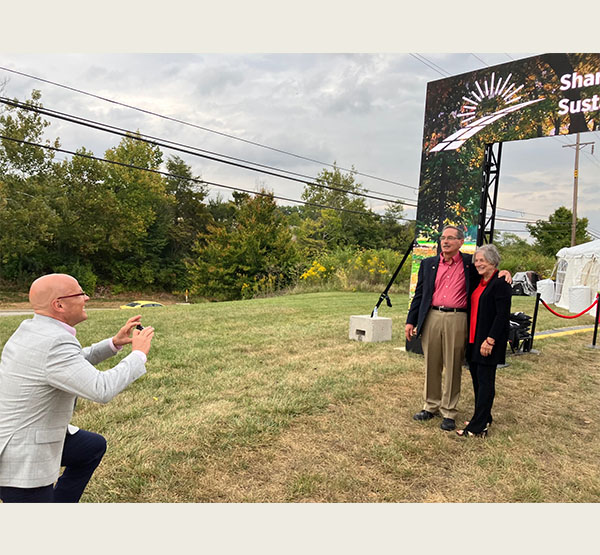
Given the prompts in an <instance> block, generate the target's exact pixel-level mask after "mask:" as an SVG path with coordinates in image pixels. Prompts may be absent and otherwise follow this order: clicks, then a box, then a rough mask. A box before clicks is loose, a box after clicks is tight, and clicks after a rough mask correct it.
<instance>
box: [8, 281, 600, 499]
mask: <svg viewBox="0 0 600 555" xmlns="http://www.w3.org/2000/svg"><path fill="white" fill-rule="evenodd" d="M378 297H379V295H378V294H376V293H336V292H332V293H312V294H299V295H289V296H282V297H274V298H267V299H255V300H249V301H238V302H227V303H206V304H195V305H172V306H168V307H165V308H162V309H145V310H144V311H143V312H142V314H143V323H144V324H145V325H152V326H154V327H155V328H156V336H155V340H154V343H153V348H152V350H151V352H150V356H149V361H148V364H147V369H148V373H147V374H146V375H145V376H144V377H142V378H141V379H139V380H138V381H137V382H135V383H134V384H132V385H131V386H130V387H129V388H128V389H127V390H125V391H124V392H123V393H121V394H120V395H119V396H118V397H117V398H115V399H114V400H113V401H111V402H110V403H108V404H107V405H99V404H96V403H92V402H89V401H86V400H81V399H80V400H79V402H78V404H77V409H76V412H75V415H74V418H73V423H74V424H76V425H78V426H80V427H83V428H86V429H89V430H92V431H96V432H99V433H102V434H103V435H104V436H105V437H106V438H107V440H108V445H109V447H108V452H107V454H106V456H105V458H104V460H103V462H102V464H101V465H100V467H99V468H98V470H97V471H96V473H95V475H94V477H93V478H92V481H91V482H90V484H89V486H88V488H87V490H86V493H85V494H84V497H83V499H82V501H85V502H94V503H100V502H203V503H206V502H413V503H414V502H553V503H556V502H578V503H583V502H598V501H600V472H599V470H598V469H599V465H598V461H599V460H600V442H599V441H598V438H599V431H600V418H599V416H598V407H599V406H600V387H599V386H600V370H599V363H600V350H594V349H590V348H588V345H589V344H590V343H591V340H592V333H591V331H590V332H585V333H578V334H573V335H566V336H561V337H556V338H545V339H539V340H536V342H535V344H534V349H536V350H538V351H539V353H536V354H528V355H523V356H516V357H509V358H508V362H509V366H508V367H506V368H502V369H500V370H499V371H498V377H497V396H496V401H495V405H494V425H493V427H492V428H491V430H490V435H489V436H488V438H487V439H485V440H481V439H461V438H459V437H458V436H457V435H456V434H455V433H454V432H450V433H449V432H443V431H441V430H440V429H439V423H440V419H438V418H436V419H434V420H432V421H430V422H426V423H419V422H415V421H413V420H412V415H413V414H414V413H415V412H417V411H418V410H420V409H421V408H422V397H421V396H422V388H423V358H422V357H421V356H419V355H416V354H413V353H407V352H405V351H404V350H403V347H404V344H405V342H404V338H403V330H404V321H405V318H406V308H407V302H408V297H407V296H406V295H402V294H396V295H393V296H392V301H393V303H394V306H393V308H391V309H390V308H387V307H385V305H384V306H382V308H381V310H380V316H386V317H391V318H392V320H393V338H392V341H388V342H382V343H359V342H356V341H350V340H349V339H348V331H349V318H350V316H351V315H358V314H368V313H370V311H371V309H372V308H373V306H374V304H375V303H376V301H377V299H378ZM533 308H534V298H532V297H516V298H513V311H517V310H521V311H523V312H525V313H527V314H529V315H532V314H533ZM561 312H563V313H566V312H565V311H561ZM89 314H90V318H89V319H88V321H86V322H84V323H82V324H80V325H79V326H78V338H79V340H80V341H81V343H82V344H83V345H87V344H89V343H90V342H92V341H96V340H99V339H102V338H104V337H108V336H109V335H112V334H114V333H115V332H116V330H117V329H118V328H119V327H120V326H121V325H122V323H123V322H124V321H125V319H126V318H127V317H128V316H129V315H130V314H131V313H129V312H126V311H124V310H118V309H117V310H97V311H90V312H89ZM27 317H28V316H10V317H3V318H0V343H1V344H2V345H3V344H4V342H5V341H6V339H7V338H8V337H9V336H10V334H11V333H12V331H13V330H14V329H15V328H16V327H17V325H18V323H19V322H20V321H21V320H22V319H24V318H27ZM592 323H593V319H592V318H591V317H589V316H585V317H582V318H578V319H577V320H562V319H559V318H557V317H556V316H553V315H551V314H550V313H549V312H548V311H547V310H546V309H545V308H543V307H541V308H540V315H539V322H538V330H543V329H551V328H556V327H564V326H573V325H581V324H592ZM127 352H128V350H127ZM116 360H118V358H113V359H111V360H110V361H108V362H105V363H103V364H102V365H101V366H100V368H101V369H107V368H109V367H111V366H112V365H113V364H114V362H115V361H116ZM462 383H463V394H462V396H461V400H460V404H459V409H460V414H459V422H460V421H461V420H463V419H465V418H469V417H470V415H471V411H472V407H473V394H472V386H471V379H470V375H469V373H468V371H467V370H466V369H465V370H464V372H463V379H462Z"/></svg>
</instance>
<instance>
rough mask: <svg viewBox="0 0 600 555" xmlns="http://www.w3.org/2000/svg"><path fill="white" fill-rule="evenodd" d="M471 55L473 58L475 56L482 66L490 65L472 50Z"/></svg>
mask: <svg viewBox="0 0 600 555" xmlns="http://www.w3.org/2000/svg"><path fill="white" fill-rule="evenodd" d="M470 54H471V56H473V57H474V58H477V59H478V60H479V61H480V62H481V63H482V64H483V65H484V66H486V67H490V66H489V65H488V64H486V63H485V62H484V61H483V60H482V59H481V58H480V57H479V56H477V54H473V52H471V53H470Z"/></svg>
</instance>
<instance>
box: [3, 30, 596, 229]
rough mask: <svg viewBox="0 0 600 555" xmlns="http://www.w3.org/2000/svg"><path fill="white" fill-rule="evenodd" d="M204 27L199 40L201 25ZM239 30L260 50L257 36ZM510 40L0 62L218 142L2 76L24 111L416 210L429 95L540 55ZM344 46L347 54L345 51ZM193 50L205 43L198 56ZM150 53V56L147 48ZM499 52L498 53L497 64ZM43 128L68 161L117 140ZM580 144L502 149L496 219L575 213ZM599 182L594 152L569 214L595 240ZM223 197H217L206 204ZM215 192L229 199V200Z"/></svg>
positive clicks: (378, 205)
mask: <svg viewBox="0 0 600 555" xmlns="http://www.w3.org/2000/svg"><path fill="white" fill-rule="evenodd" d="M201 27H202V30H203V32H204V30H205V29H206V25H204V24H203V25H202V26H201ZM279 31H280V32H281V30H279ZM80 32H85V29H84V30H80ZM171 32H173V31H172V30H171ZM246 32H248V33H250V34H251V36H252V37H253V38H255V37H254V35H253V34H252V31H251V30H250V31H249V30H248V29H247V30H246ZM257 34H260V30H257ZM278 36H279V40H281V37H280V35H278ZM61 37H62V35H60V33H58V34H57V35H56V36H54V37H53V40H54V41H55V42H51V44H58V45H59V46H61V45H63V43H61V42H60V40H61ZM146 40H147V41H148V40H149V39H148V38H146ZM505 42H506V44H504V43H501V44H500V45H498V44H496V45H495V48H493V50H495V53H489V51H488V53H486V51H485V50H483V49H481V48H479V49H475V48H474V49H473V50H474V51H473V52H472V53H468V52H465V50H471V49H470V48H468V47H467V48H465V49H464V50H463V52H464V53H461V54H456V53H449V52H445V53H434V52H431V51H430V52H427V50H426V48H425V47H424V45H422V44H421V45H419V43H418V41H415V44H414V46H415V47H419V46H421V47H422V48H421V51H422V52H421V53H420V54H418V53H417V52H413V54H409V53H408V50H409V48H407V46H408V45H407V44H404V43H399V46H403V47H404V48H405V49H406V52H405V53H380V54H373V53H354V54H335V53H254V52H253V50H255V48H256V43H255V42H252V41H250V42H249V43H247V44H246V43H244V41H242V42H241V43H240V51H241V52H243V48H244V46H242V45H246V46H247V48H248V50H249V52H248V53H193V54H181V53H158V54H149V53H144V52H143V50H144V46H143V45H142V46H141V50H142V52H140V53H131V54H122V53H113V52H111V53H98V52H102V50H103V48H104V49H105V50H106V51H107V52H108V51H111V50H114V44H113V43H112V42H110V43H109V42H102V43H101V44H99V45H96V46H95V48H94V51H92V52H83V53H81V54H67V53H60V52H58V53H48V54H44V53H42V52H46V51H47V49H46V48H43V47H38V48H39V49H38V50H36V48H35V45H34V47H33V48H31V47H28V48H27V50H28V53H18V52H17V53H15V52H10V51H9V50H7V49H6V48H4V53H1V54H0V66H2V67H4V68H8V69H11V70H15V71H18V72H23V73H27V74H30V75H33V76H36V77H39V78H43V79H46V80H49V81H53V82H56V83H60V84H62V85H66V86H69V87H73V88H76V89H81V90H83V91H86V92H89V93H92V94H94V95H98V96H102V97H106V98H108V99H111V100H114V101H118V102H121V103H125V104H129V105H132V106H135V107H138V108H140V109H143V110H147V111H152V112H156V113H158V114H161V115H164V116H168V117H170V118H176V119H179V120H183V121H186V122H189V123H190V124H193V125H196V126H200V127H203V128H207V129H210V130H212V131H214V132H211V131H208V130H201V129H198V128H194V127H191V126H185V125H182V124H180V123H175V122H172V121H167V120H165V119H163V118H160V117H157V116H153V115H149V114H146V113H142V112H140V111H136V110H133V109H131V108H126V107H122V106H118V105H116V104H114V103H110V102H106V101H103V100H100V99H97V98H92V97H90V96H86V95H84V94H81V93H77V92H73V91H69V90H66V89H64V88H61V87H58V86H55V85H51V84H48V83H43V82H40V81H36V80H35V79H31V78H29V77H24V76H21V75H17V74H14V73H10V72H7V71H4V70H0V80H2V79H7V82H6V86H5V89H4V94H5V96H9V97H18V98H20V99H25V98H27V97H28V96H29V95H30V94H31V91H32V89H34V88H36V89H40V90H41V91H42V102H43V104H44V106H45V107H47V108H51V109H55V110H59V111H63V112H68V113H71V114H75V115H77V116H80V117H84V118H89V119H92V120H96V121H99V122H102V123H106V124H110V125H115V126H119V127H124V128H127V129H130V130H139V131H140V132H142V133H145V134H149V135H154V136H157V137H160V138H163V139H168V140H171V141H177V142H180V143H184V144H187V145H191V146H195V147H199V148H203V149H206V150H210V151H214V152H218V153H221V154H225V155H229V156H233V157H237V158H241V159H244V160H248V161H253V162H258V163H261V164H267V165H270V166H274V167H276V168H281V169H284V170H288V171H291V172H297V173H300V174H303V175H307V176H316V175H317V174H318V173H319V171H320V170H322V169H323V168H324V167H327V164H333V163H334V162H335V163H337V164H338V166H340V167H342V168H350V167H352V166H353V167H354V168H355V169H356V170H357V171H358V172H360V173H361V174H368V175H369V176H375V177H378V178H381V180H380V179H374V178H372V177H367V176H366V175H358V176H357V180H358V181H359V182H360V183H362V185H363V186H364V187H366V188H367V189H368V190H370V191H372V192H373V194H376V193H387V194H389V195H396V196H398V197H401V198H404V199H407V200H408V201H409V202H411V203H416V200H417V191H416V189H417V187H418V182H419V171H420V153H421V144H422V131H423V117H424V105H425V94H426V89H427V83H428V82H429V81H432V80H437V79H440V78H442V77H445V76H448V75H456V74H460V73H464V72H468V71H473V70H477V69H481V68H484V67H486V66H492V65H496V64H500V63H505V62H508V61H511V60H514V59H519V58H524V57H528V56H532V55H536V54H538V53H541V52H524V53H522V52H515V51H514V48H513V49H511V44H514V41H512V40H511V41H505ZM94 44H95V43H94ZM126 44H127V45H128V46H129V45H131V44H132V43H131V42H129V43H126ZM150 44H152V42H151V40H150ZM260 44H261V43H260V41H259V45H260ZM284 44H285V42H284ZM305 44H306V45H307V48H306V50H307V51H309V50H312V49H313V48H314V47H315V45H314V44H313V42H311V40H307V39H305ZM318 44H319V43H318V41H317V45H318ZM339 44H340V45H344V44H345V42H344V40H342V41H340V42H339ZM375 44H377V41H375ZM164 45H165V43H164V42H161V41H160V40H159V41H158V43H157V48H156V50H158V51H160V50H161V48H162V49H164V50H167V48H165V46H164ZM135 46H136V48H127V49H129V50H137V51H139V50H140V46H139V45H138V44H137V43H136V44H135ZM357 46H358V48H357V50H359V49H360V47H361V46H362V43H361V42H360V41H359V42H358V45H357ZM504 47H506V48H504ZM62 48H64V45H63V46H62ZM200 48H201V45H199V46H198V51H200ZM146 49H147V50H148V51H149V50H150V48H149V47H148V46H146ZM296 49H297V48H296ZM296 49H289V50H296ZM13 50H14V49H13ZM51 50H52V49H51ZM82 50H83V49H82ZM117 50H118V48H117ZM207 50H209V48H207ZM410 50H411V51H412V49H410ZM415 50H416V48H415ZM440 50H443V49H442V48H440ZM501 50H506V53H500V52H499V51H501ZM555 51H556V50H555ZM568 51H583V50H568ZM417 54H418V55H417ZM436 67H437V69H436ZM51 121H52V125H51V127H50V128H49V129H48V136H49V137H59V138H60V141H61V144H62V146H63V148H65V149H68V150H75V149H77V148H79V147H81V146H85V147H86V148H88V149H90V150H92V151H93V152H94V153H95V154H96V155H97V156H102V155H103V154H104V151H105V150H106V149H107V148H109V147H112V146H115V145H116V144H117V143H118V141H119V137H116V136H114V135H109V134H106V133H103V132H101V131H97V130H89V129H85V128H82V127H80V126H77V125H74V124H70V123H65V122H60V121H58V120H51ZM222 134H226V135H231V136H233V137H237V138H238V139H242V140H237V139H234V138H230V137H225V136H223V135H222ZM574 140H575V137H574V136H569V137H557V138H542V139H533V140H528V141H519V142H515V143H510V142H509V143H505V144H504V148H503V159H502V166H501V169H500V189H499V202H498V204H499V206H500V207H502V208H507V209H511V210H513V211H512V212H511V211H506V210H499V212H498V216H502V217H516V218H523V219H529V220H532V219H538V218H547V216H548V215H549V214H550V213H552V212H553V211H554V210H555V209H556V208H558V207H559V206H567V207H568V208H571V207H572V193H573V168H574V155H575V151H574V149H573V148H563V147H564V145H566V144H572V143H574ZM581 140H582V141H596V142H597V141H599V140H600V136H599V135H598V133H586V134H582V139H581ZM250 142H252V143H259V144H261V145H265V146H267V147H271V148H264V147H260V146H256V145H253V144H250ZM277 150H280V151H285V152H288V153H290V154H293V155H296V156H292V155H289V154H284V153H282V152H277ZM163 151H164V153H165V156H168V155H170V154H172V152H171V151H169V150H167V149H163ZM60 156H62V155H59V157H60ZM180 156H181V157H182V158H183V159H184V160H185V161H186V162H187V163H188V164H190V165H191V166H192V167H193V170H194V172H195V173H196V174H198V175H200V176H201V177H202V178H204V179H206V180H207V181H212V182H217V183H223V184H226V185H231V186H238V187H244V188H248V189H251V190H256V189H257V188H258V187H261V186H262V187H266V188H267V189H268V190H271V191H272V192H273V193H274V194H275V195H280V196H284V197H289V198H295V199H299V198H300V193H301V191H302V186H301V185H299V184H297V183H294V182H292V181H288V180H284V179H278V178H275V177H271V176H268V175H262V174H259V173H255V172H251V171H248V170H243V169H240V168H233V167H231V166H226V165H223V164H219V163H216V162H210V161H207V160H202V159H200V158H197V157H194V156H191V155H184V154H180ZM299 157H304V158H310V159H312V160H315V161H316V162H309V161H307V160H304V159H302V158H299ZM599 178H600V157H599V156H598V150H597V149H596V150H595V154H594V156H592V154H591V148H590V147H589V146H588V147H586V148H585V149H583V150H582V151H581V155H580V171H579V196H578V209H577V211H578V216H580V217H582V216H584V217H587V218H589V220H590V228H591V229H592V230H593V231H597V235H598V236H600V200H599V197H598V195H597V194H596V186H597V184H598V182H599V181H600V179H599ZM384 180H389V181H393V182H395V183H389V182H387V181H384ZM217 191H218V189H214V193H213V194H216V193H217ZM222 194H223V195H224V196H225V197H227V196H228V193H227V192H225V191H222ZM369 203H370V205H371V207H372V208H373V209H374V210H375V211H378V212H382V211H383V210H384V209H385V206H386V204H385V203H384V202H381V201H375V200H371V201H369ZM514 210H520V211H522V213H516V212H514ZM406 215H407V217H408V218H414V215H415V210H414V209H413V208H410V207H409V208H407V210H406ZM496 227H497V228H498V229H514V230H519V231H523V230H524V229H525V226H524V224H511V223H508V222H500V221H498V222H497V225H496ZM520 235H521V236H523V237H526V235H525V234H522V233H521V234H520Z"/></svg>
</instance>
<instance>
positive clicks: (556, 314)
mask: <svg viewBox="0 0 600 555" xmlns="http://www.w3.org/2000/svg"><path fill="white" fill-rule="evenodd" d="M540 301H542V304H543V305H544V306H545V307H546V308H547V309H548V310H549V311H550V312H552V314H554V315H555V316H558V317H559V318H579V317H580V316H581V315H582V314H585V313H586V312H587V311H588V310H592V308H594V306H595V305H597V304H598V295H596V300H595V301H594V302H593V303H592V304H591V305H590V306H588V307H587V308H586V309H585V310H582V311H581V312H580V313H579V314H575V316H565V315H564V314H559V313H558V312H555V311H554V310H552V309H551V308H550V307H549V306H548V305H547V304H546V302H545V301H544V299H542V298H540Z"/></svg>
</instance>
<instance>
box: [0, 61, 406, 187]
mask: <svg viewBox="0 0 600 555" xmlns="http://www.w3.org/2000/svg"><path fill="white" fill-rule="evenodd" d="M0 70H2V71H7V72H9V73H14V74H16V75H21V76H23V77H27V78H29V79H35V80H36V81H40V82H42V83H47V84H49V85H53V86H55V87H60V88H63V89H66V90H70V91H73V92H76V93H78V94H83V95H86V96H90V97H92V98H96V99H98V100H102V101H104V102H110V103H111V104H115V105H117V106H122V107H124V108H129V109H131V110H136V111H138V112H142V113H144V114H148V115H151V116H155V117H158V118H161V119H164V120H168V121H172V122H175V123H179V124H181V125H186V126H189V127H193V128H195V129H200V130H202V131H207V132H209V133H214V134H216V135H220V136H222V137H227V138H228V139H234V140H236V141H241V142H243V143H246V144H251V145H253V146H257V147H260V148H266V149H268V150H272V151H274V152H279V153H280V154H285V155H287V156H293V157H294V158H298V159H300V160H306V161H307V162H313V163H315V164H320V165H322V166H328V167H338V168H339V169H340V170H343V171H346V172H353V173H355V174H356V175H360V176H363V177H368V178H370V179H375V180H378V181H383V182H385V183H391V184H392V185H398V186H400V187H406V188H408V189H414V190H417V187H413V186H411V185H405V184H404V183H400V182H399V181H394V180H391V179H386V178H383V177H377V176H375V175H370V174H367V173H362V172H359V171H356V170H352V169H348V168H343V167H341V166H335V165H334V164H329V163H327V162H321V161H319V160H315V159H314V158H309V157H306V156H301V155H299V154H294V153H293V152H288V151H286V150H282V149H279V148H275V147H272V146H268V145H265V144H262V143H258V142H255V141H250V140H248V139H243V138H242V137H237V136H235V135H231V134H229V133H224V132H222V131H217V130H215V129H210V128H208V127H203V126H201V125H197V124H195V123H190V122H188V121H185V120H181V119H177V118H173V117H171V116H165V115H163V114H159V113H157V112H153V111H151V110H146V109H144V108H139V107H137V106H132V105H131V104H126V103H124V102H119V101H118V100H113V99H111V98H106V97H104V96H100V95H97V94H94V93H90V92H87V91H84V90H82V89H77V88H75V87H70V86H68V85H64V84H62V83H57V82H55V81H50V80H49V79H44V78H42V77H37V76H35V75H30V74H28V73H24V72H22V71H17V70H15V69H10V68H7V67H4V66H0Z"/></svg>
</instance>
